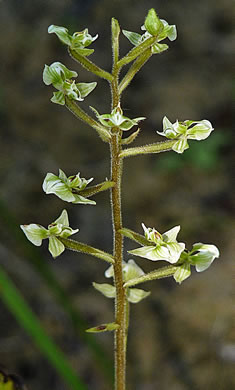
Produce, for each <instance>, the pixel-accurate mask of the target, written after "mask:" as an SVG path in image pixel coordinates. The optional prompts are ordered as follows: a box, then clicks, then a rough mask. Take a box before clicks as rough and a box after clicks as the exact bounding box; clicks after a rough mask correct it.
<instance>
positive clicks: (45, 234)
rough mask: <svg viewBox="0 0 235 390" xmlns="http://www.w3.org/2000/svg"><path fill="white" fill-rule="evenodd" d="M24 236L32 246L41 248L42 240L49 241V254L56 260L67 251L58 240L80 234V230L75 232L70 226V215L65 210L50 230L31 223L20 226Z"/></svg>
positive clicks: (51, 225) (50, 226)
mask: <svg viewBox="0 0 235 390" xmlns="http://www.w3.org/2000/svg"><path fill="white" fill-rule="evenodd" d="M20 227H21V229H22V230H23V232H24V234H25V235H26V237H27V238H28V240H29V241H30V242H32V244H34V245H36V246H40V245H41V244H42V240H44V239H46V238H48V239H49V246H48V249H49V252H50V253H51V255H52V256H53V257H54V258H55V257H57V256H59V255H60V254H61V253H62V252H64V250H65V246H64V244H63V243H62V242H61V241H60V240H59V239H58V238H57V237H62V238H68V237H69V236H71V235H72V234H75V233H77V232H78V230H79V229H75V230H73V229H72V228H71V227H70V226H69V219H68V213H67V211H66V210H63V211H62V213H61V215H60V216H59V218H57V219H56V221H55V222H53V223H51V224H50V225H49V226H48V229H46V228H44V227H43V226H41V225H38V224H35V223H31V224H30V225H20Z"/></svg>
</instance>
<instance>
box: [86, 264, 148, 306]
mask: <svg viewBox="0 0 235 390" xmlns="http://www.w3.org/2000/svg"><path fill="white" fill-rule="evenodd" d="M122 272H123V280H124V282H127V281H128V280H131V279H134V278H138V277H139V276H142V275H144V274H145V273H144V271H143V270H142V269H141V268H140V267H139V266H138V265H137V264H136V263H135V262H134V260H129V261H128V262H127V263H125V262H123V268H122ZM105 276H106V278H111V277H113V276H114V269H113V266H112V265H111V266H110V267H109V268H108V269H107V270H106V271H105ZM93 286H94V287H95V289H96V290H98V291H99V292H101V293H102V294H103V295H104V296H106V297H107V298H115V296H116V288H115V287H114V286H112V285H111V284H108V283H102V284H100V283H93ZM149 294H150V291H145V290H142V289H139V288H127V289H126V295H127V299H128V301H129V302H131V303H138V302H140V301H141V300H142V299H144V298H146V297H147V296H148V295H149Z"/></svg>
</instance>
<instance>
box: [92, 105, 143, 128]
mask: <svg viewBox="0 0 235 390" xmlns="http://www.w3.org/2000/svg"><path fill="white" fill-rule="evenodd" d="M90 108H91V109H92V111H94V113H95V115H96V117H97V118H98V120H99V121H100V123H101V124H102V125H103V126H105V127H109V128H112V127H118V128H119V129H121V130H124V131H126V130H130V129H131V128H132V127H133V126H136V125H138V123H139V122H140V121H142V120H144V119H145V117H139V118H135V119H130V118H127V117H126V116H124V115H123V111H122V109H121V107H120V105H118V106H117V107H115V108H114V109H113V110H112V112H111V114H103V115H100V114H99V113H98V111H97V110H96V109H95V108H93V107H90Z"/></svg>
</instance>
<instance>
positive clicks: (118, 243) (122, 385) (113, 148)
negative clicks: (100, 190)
mask: <svg viewBox="0 0 235 390" xmlns="http://www.w3.org/2000/svg"><path fill="white" fill-rule="evenodd" d="M118 35H119V29H118V27H117V24H116V23H115V24H114V22H113V23H112V49H113V72H112V74H113V80H112V82H111V83H110V87H111V94H112V108H114V107H117V106H118V104H119V103H120V96H119V91H118V75H119V68H118V67H117V62H118ZM112 130H113V134H112V137H111V141H110V142H109V143H110V155H111V179H110V180H111V181H114V182H115V183H116V185H115V187H113V188H112V189H111V209H112V222H113V257H114V265H113V268H114V284H115V287H116V297H115V322H116V324H118V325H119V328H118V329H117V330H116V331H115V339H114V344H115V345H114V360H115V390H125V389H126V332H127V329H126V290H125V288H124V287H123V284H124V281H123V274H122V262H123V237H122V234H121V233H120V232H119V230H120V229H121V228H122V212H121V178H122V159H121V158H120V156H119V155H120V153H121V143H120V135H121V134H120V133H121V131H120V130H119V129H118V128H113V129H112Z"/></svg>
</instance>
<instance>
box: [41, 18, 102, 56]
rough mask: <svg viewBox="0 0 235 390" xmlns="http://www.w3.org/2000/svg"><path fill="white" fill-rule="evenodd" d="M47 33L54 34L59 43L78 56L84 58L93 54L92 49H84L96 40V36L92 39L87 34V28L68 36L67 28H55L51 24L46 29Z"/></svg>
mask: <svg viewBox="0 0 235 390" xmlns="http://www.w3.org/2000/svg"><path fill="white" fill-rule="evenodd" d="M48 33H49V34H52V33H55V34H56V35H57V37H58V38H59V40H60V41H61V42H63V43H64V44H65V45H67V46H69V47H70V48H71V49H72V50H74V51H76V52H77V53H78V54H80V55H82V56H86V57H87V56H89V55H90V54H92V53H93V52H94V50H93V49H86V47H87V46H89V45H90V44H91V43H92V42H94V41H95V40H96V39H97V38H98V34H96V35H95V36H94V37H92V36H91V35H90V34H89V33H88V29H87V28H85V29H84V30H83V31H80V32H75V33H74V34H73V35H70V34H69V32H68V30H67V28H65V27H60V26H55V25H53V24H52V25H51V26H49V27H48Z"/></svg>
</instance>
